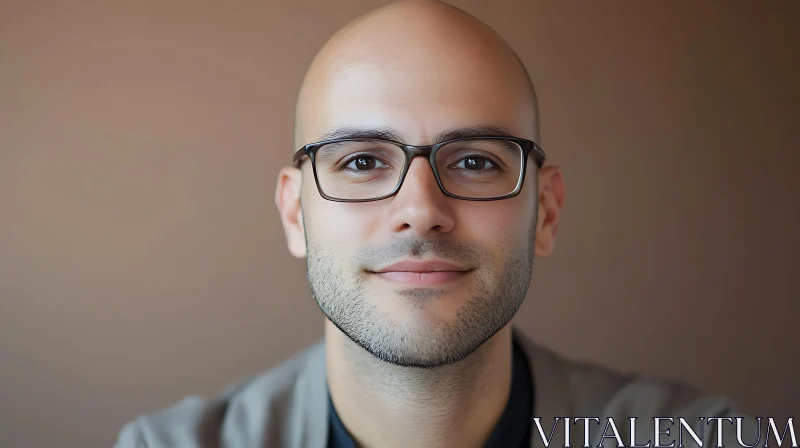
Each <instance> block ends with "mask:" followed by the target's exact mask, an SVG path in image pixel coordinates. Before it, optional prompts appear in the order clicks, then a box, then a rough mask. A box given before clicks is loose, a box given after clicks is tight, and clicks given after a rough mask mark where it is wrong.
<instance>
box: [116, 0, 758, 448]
mask: <svg viewBox="0 0 800 448" xmlns="http://www.w3.org/2000/svg"><path fill="white" fill-rule="evenodd" d="M537 123H538V115H537V107H536V97H535V94H534V90H533V87H532V85H531V83H530V80H529V78H528V75H527V73H526V71H525V69H524V68H523V66H522V64H521V62H520V61H519V59H518V58H517V57H516V55H515V54H514V52H513V51H512V50H511V49H510V48H509V47H508V46H507V45H506V44H505V43H504V41H503V40H502V39H501V38H500V37H498V36H497V35H496V34H495V33H494V32H493V31H492V30H490V29H489V28H488V27H487V26H485V25H484V24H482V23H481V22H479V21H478V20H476V19H475V18H473V17H472V16H469V15H467V14H466V13H464V12H462V11H460V10H458V9H456V8H453V7H451V6H449V5H446V4H443V3H438V2H430V1H405V2H399V3H394V4H391V5H389V6H386V7H383V8H381V9H378V10H376V11H373V12H371V13H369V14H367V15H365V16H363V17H361V18H359V19H357V20H355V21H354V22H352V23H351V24H350V25H348V26H347V27H345V28H344V29H342V30H341V31H340V32H339V33H337V34H336V35H335V36H334V37H333V38H332V39H331V40H330V41H329V42H328V43H327V44H326V45H325V46H324V48H323V49H322V50H321V51H320V52H319V54H318V55H317V56H316V58H315V59H314V61H313V62H312V64H311V66H310V68H309V70H308V73H307V75H306V77H305V79H304V81H303V85H302V89H301V92H300V95H299V98H298V103H297V117H296V130H295V139H296V147H298V148H301V149H300V150H299V151H296V152H295V153H294V159H293V160H294V165H293V166H292V167H288V168H285V169H283V170H282V171H281V173H280V176H279V179H278V185H277V191H276V195H275V200H276V204H277V206H278V209H279V211H280V216H281V219H282V222H283V225H284V229H285V232H286V238H287V242H288V246H289V251H290V252H291V253H292V255H294V256H296V257H306V258H307V263H308V279H309V282H310V285H311V289H312V292H313V296H314V299H315V300H316V301H317V303H318V305H319V307H320V309H321V310H322V311H323V313H324V314H325V316H326V317H327V319H326V321H325V338H324V342H322V343H320V344H318V345H316V346H314V347H311V348H309V349H308V350H306V351H304V352H303V353H301V354H299V355H297V356H295V357H294V358H293V359H291V360H289V361H288V362H286V363H285V364H283V365H281V366H279V367H277V368H276V369H274V370H272V371H270V372H268V373H266V374H264V375H262V376H260V377H258V378H256V379H254V380H251V381H249V382H247V383H245V384H242V385H241V386H240V387H238V388H234V389H232V390H229V391H228V392H226V393H225V394H223V395H222V396H220V397H218V398H216V399H210V400H205V399H200V398H190V399H187V400H184V401H182V402H181V403H178V404H176V405H174V406H172V407H170V408H168V409H166V410H163V411H161V412H159V413H157V414H154V415H149V416H145V417H141V418H139V419H138V420H136V421H135V422H132V423H131V424H129V425H127V426H126V427H125V428H124V429H123V431H122V432H121V434H120V438H119V441H118V446H119V447H120V448H127V447H142V446H147V447H165V446H226V447H262V446H270V447H273V446H274V447H312V448H313V447H319V448H322V447H326V446H327V447H354V446H366V447H481V446H487V447H488V446H491V447H515V448H516V447H527V446H542V436H546V438H548V439H549V438H550V435H551V430H552V428H553V426H554V424H555V426H556V427H557V429H556V430H555V431H553V434H554V435H553V445H555V446H562V445H564V442H565V440H564V439H565V438H566V437H570V438H571V440H572V441H571V444H572V446H583V444H584V443H583V440H584V435H585V434H584V430H583V429H582V427H579V426H576V425H574V424H573V427H572V432H571V435H570V436H566V435H565V434H564V429H563V425H564V423H563V422H562V423H558V420H555V418H556V417H561V418H563V417H573V418H574V417H595V416H597V417H601V418H602V417H614V418H615V424H617V425H619V426H620V427H619V428H618V430H619V434H620V436H621V437H622V439H623V441H624V442H625V443H630V440H629V434H630V428H629V427H628V426H625V425H627V424H628V422H629V420H628V417H639V418H640V419H641V420H643V421H644V423H642V424H644V425H645V426H644V427H643V428H637V432H639V433H640V434H641V438H639V437H637V440H636V441H638V442H639V443H640V444H645V443H647V441H648V440H651V439H652V438H653V436H652V434H653V430H652V417H675V418H677V417H685V418H687V420H688V421H690V422H692V424H693V425H694V426H695V428H698V429H700V427H701V426H703V425H702V424H698V423H696V422H697V421H698V418H699V417H716V416H722V415H728V414H729V413H731V412H732V409H731V407H730V404H729V403H728V402H727V401H726V400H722V399H719V400H718V399H711V398H703V397H702V396H700V395H698V394H697V393H695V392H694V391H692V390H691V389H689V388H686V387H683V386H679V385H676V384H669V383H665V382H659V381H655V380H648V379H641V378H632V377H626V376H622V375H618V374H615V373H611V372H608V371H605V370H603V369H600V368H597V367H592V366H588V365H580V364H576V363H570V362H567V361H565V360H563V359H561V358H559V357H558V356H556V355H554V354H552V353H550V352H548V351H546V350H544V349H542V348H539V347H538V346H536V345H535V344H533V343H532V342H530V341H529V340H527V339H526V338H525V337H524V336H523V335H522V334H520V333H519V332H518V331H517V330H515V329H513V327H512V324H511V320H512V318H513V317H514V315H515V313H516V312H517V310H518V309H519V307H520V305H521V304H522V301H523V299H524V297H525V295H526V292H527V289H528V285H529V282H530V278H531V273H532V267H533V260H534V258H535V257H545V256H547V255H549V254H550V253H551V252H552V251H553V248H554V246H555V238H556V233H557V230H558V225H559V216H560V215H559V213H560V209H561V207H562V205H563V203H564V182H563V179H562V175H561V173H560V171H559V170H558V168H556V167H553V166H548V165H545V164H544V162H545V153H544V151H543V150H542V149H541V148H540V147H539V145H538V144H537V143H536V142H537V139H538V128H537ZM287 156H288V154H287ZM417 156H419V157H417ZM534 417H536V418H540V420H538V422H539V423H540V424H541V428H540V427H539V426H537V425H536V423H535V422H536V421H537V420H534ZM648 420H649V421H650V423H649V426H647V421H648ZM604 425H605V420H604V421H603V425H595V426H593V425H591V424H588V425H587V427H589V428H590V429H589V433H588V434H589V436H587V437H590V438H591V440H592V441H593V442H591V443H592V446H596V445H597V443H598V441H602V440H601V438H602V435H603V430H604ZM713 428H714V425H707V427H706V428H705V430H704V431H703V432H702V436H701V437H702V441H703V442H705V443H709V445H710V443H711V442H709V441H711V440H712V439H713V438H714V437H715V433H714V431H713ZM732 428H733V426H731V427H730V428H728V429H726V431H728V432H727V433H726V434H730V432H729V431H731V430H732ZM678 429H679V428H678V427H674V428H673V435H675V434H676V433H677V432H678ZM606 434H608V435H609V440H608V441H607V443H610V445H609V446H616V445H615V444H616V439H614V438H611V435H610V434H611V433H610V432H606ZM685 437H686V438H685V439H684V444H686V445H691V443H692V441H693V440H692V439H691V438H689V436H685ZM731 437H732V436H731ZM664 440H667V439H661V443H663V444H668V442H664ZM746 441H748V442H750V443H752V442H751V441H750V440H749V439H746ZM653 443H655V441H654V442H653ZM651 446H652V445H651Z"/></svg>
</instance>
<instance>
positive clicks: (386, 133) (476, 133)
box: [320, 124, 514, 144]
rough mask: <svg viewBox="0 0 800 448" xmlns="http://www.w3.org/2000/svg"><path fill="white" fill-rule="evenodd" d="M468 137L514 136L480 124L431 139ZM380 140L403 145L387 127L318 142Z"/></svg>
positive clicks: (335, 134) (343, 131) (344, 131)
mask: <svg viewBox="0 0 800 448" xmlns="http://www.w3.org/2000/svg"><path fill="white" fill-rule="evenodd" d="M470 137H514V135H513V134H512V133H511V131H509V130H508V129H507V128H504V127H502V126H495V125H490V124H481V125H474V126H464V127H458V128H453V129H448V130H445V131H442V132H440V133H438V134H436V136H435V137H434V139H433V144H436V143H441V142H446V141H448V140H456V139H459V138H470ZM351 138H354V139H355V138H363V139H380V140H392V141H395V142H398V143H405V140H403V137H402V136H401V135H400V132H398V131H397V130H395V129H392V128H387V127H378V128H354V127H343V128H339V129H336V130H335V131H332V132H328V133H325V134H322V135H321V136H320V141H324V140H336V139H351Z"/></svg>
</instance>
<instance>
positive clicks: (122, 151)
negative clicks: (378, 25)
mask: <svg viewBox="0 0 800 448" xmlns="http://www.w3.org/2000/svg"><path fill="white" fill-rule="evenodd" d="M382 3H383V2H381V1H367V0H346V1H342V0H339V1H336V2H324V1H294V2H289V1H285V2H268V1H263V0H262V1H247V2H244V1H240V2H196V1H192V2H188V1H187V2H178V1H155V0H152V1H135V2H134V1H129V2H121V1H118V2H85V3H83V2H75V1H73V2H66V1H64V2H58V1H52V2H48V3H45V2H36V1H26V0H18V1H9V0H0V446H2V447H44V446H48V447H55V446H58V447H62V446H63V447H89V446H110V445H111V444H112V442H113V440H114V439H115V437H116V434H117V431H118V429H119V427H120V425H122V424H123V422H125V421H128V420H130V419H132V418H133V417H135V416H136V415H137V414H139V413H141V412H145V411H149V410H153V409H156V408H160V407H163V406H165V405H168V404H170V403H172V402H174V401H175V400H177V399H179V398H181V397H183V396H185V395H187V394H190V393H200V394H204V395H210V394H213V393H216V392H218V391H220V390H221V389H222V388H224V387H225V386H226V385H227V384H229V383H231V382H233V381H236V380H239V379H241V378H243V377H246V376H249V375H251V374H254V373H256V372H258V371H260V370H263V369H266V368H269V367H271V366H274V365H275V364H276V363H278V362H279V361H280V360H282V359H284V358H285V357H287V356H289V355H290V354H292V353H293V352H295V351H297V350H299V349H300V348H302V347H303V346H305V345H306V344H309V343H311V342H312V341H314V340H316V339H317V338H318V337H320V336H321V331H322V326H321V319H322V315H321V313H320V312H319V311H318V309H317V308H316V305H315V304H314V302H313V301H312V299H311V298H310V295H309V291H308V287H307V284H306V280H305V264H304V262H302V261H300V260H294V259H291V258H290V256H289V254H288V251H287V249H286V247H285V243H284V237H283V234H282V231H281V229H280V223H279V220H278V216H277V212H276V210H275V207H274V205H273V199H272V197H273V196H272V195H273V191H274V185H275V176H276V173H277V170H278V167H279V165H281V164H285V163H288V162H289V156H290V153H291V149H292V148H293V142H292V108H293V103H294V95H295V92H296V90H297V88H298V86H299V83H300V79H301V75H302V74H303V72H304V71H305V69H306V66H307V64H308V63H309V62H310V60H311V57H312V56H313V54H314V53H315V52H316V50H317V49H318V48H319V46H320V45H321V44H322V43H323V42H324V41H325V40H326V39H327V38H328V37H329V36H330V35H331V34H332V33H333V32H334V31H335V30H336V29H337V28H338V27H340V26H341V25H343V24H344V23H346V22H347V21H349V20H350V19H352V18H353V17H354V16H356V15H357V14H360V13H362V12H364V11H366V10H368V9H371V8H373V7H374V6H377V5H380V4H382ZM454 3H455V4H457V5H459V6H462V7H463V8H464V9H466V10H467V11H469V12H471V13H473V14H475V15H477V16H478V17H479V18H481V19H482V20H484V21H485V22H487V23H489V24H490V25H491V26H493V27H495V29H497V30H498V31H499V32H500V34H501V35H503V36H504V37H505V38H506V39H507V40H508V41H509V42H510V43H511V44H512V46H513V47H515V48H516V49H517V51H518V52H519V54H520V55H521V57H522V59H523V60H524V62H525V64H526V65H527V66H528V67H529V69H530V72H531V74H532V76H533V78H534V81H535V82H536V85H537V86H538V92H539V98H540V102H541V114H542V117H541V125H542V138H541V142H540V143H541V144H542V146H543V147H544V148H545V149H546V150H547V151H548V154H549V155H550V157H551V160H552V161H553V162H554V163H557V164H560V165H561V166H563V168H564V170H565V174H566V181H567V187H568V188H567V193H568V196H567V206H566V209H565V211H564V215H563V225H562V227H561V229H560V234H559V236H560V240H559V245H558V248H557V251H556V254H555V255H554V256H553V257H552V258H550V259H547V260H541V261H539V262H538V264H537V266H536V268H535V273H534V281H533V285H532V288H531V292H530V294H529V299H528V301H527V303H526V305H525V306H524V308H523V310H522V311H521V313H520V315H519V319H518V322H519V325H520V326H521V327H523V328H524V329H525V330H527V331H528V332H529V333H530V334H531V335H532V336H534V337H535V338H536V339H537V340H538V341H540V342H541V343H542V344H545V345H547V346H550V347H553V348H555V349H558V350H559V351H560V352H562V353H564V354H565V355H567V356H569V357H572V358H580V359H587V360H591V361H596V362H600V363H603V364H605V365H608V366H612V367H615V368H618V369H621V370H635V371H640V372H646V373H653V374H657V375H663V376H669V377H674V378H679V379H682V380H685V381H688V382H691V383H693V384H696V385H699V386H701V387H704V388H706V389H707V390H709V391H710V392H714V393H725V394H730V395H732V396H734V397H735V399H736V400H737V401H738V402H739V403H740V404H741V405H742V406H743V407H745V409H747V410H749V411H750V412H751V413H754V414H758V415H770V416H784V417H785V416H787V415H789V414H793V415H795V416H796V415H797V411H798V409H799V408H800V405H799V404H798V403H800V386H798V380H797V378H798V373H797V369H798V367H800V362H798V359H800V347H799V346H798V342H799V341H800V336H798V332H797V329H796V328H795V325H796V323H797V318H798V314H799V313H800V304H798V301H797V297H798V293H797V288H798V280H797V279H798V269H797V260H796V254H797V253H798V249H800V244H798V243H800V236H798V233H800V232H798V230H800V219H798V218H800V212H798V207H800V201H799V200H798V196H799V195H800V182H798V167H799V166H800V157H799V156H798V152H800V145H798V141H800V132H798V128H799V127H800V126H798V115H799V114H798V112H799V110H798V109H800V106H799V104H800V89H799V88H798V79H800V70H799V69H798V63H797V59H798V54H800V53H799V52H798V50H800V46H798V43H800V31H798V30H799V29H800V27H798V26H797V24H798V23H800V2H795V1H787V2H777V1H774V2H746V1H740V2H733V1H726V2H694V1H683V2H655V1H652V2H639V1H624V2H623V1H614V2H582V3H578V2H541V1H530V2H522V1H517V2H515V1H503V0H494V1H491V2H480V1H477V0H473V1H454Z"/></svg>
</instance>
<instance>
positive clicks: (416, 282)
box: [370, 260, 472, 286]
mask: <svg viewBox="0 0 800 448" xmlns="http://www.w3.org/2000/svg"><path fill="white" fill-rule="evenodd" d="M471 271H472V269H469V268H465V267H462V266H458V265H456V264H453V263H450V262H447V261H444V260H429V261H412V260H405V261H400V262H397V263H394V264H391V265H389V266H386V267H383V268H380V269H378V270H376V271H370V273H371V274H374V275H375V276H377V277H378V278H380V279H383V280H385V281H388V282H391V283H400V284H403V285H408V286H434V285H443V284H446V283H451V282H455V281H457V280H460V279H462V278H463V277H465V276H466V275H467V274H468V273H469V272H471Z"/></svg>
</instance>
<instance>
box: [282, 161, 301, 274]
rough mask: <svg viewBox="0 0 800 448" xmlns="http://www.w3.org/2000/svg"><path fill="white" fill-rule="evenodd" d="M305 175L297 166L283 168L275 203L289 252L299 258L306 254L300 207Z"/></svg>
mask: <svg viewBox="0 0 800 448" xmlns="http://www.w3.org/2000/svg"><path fill="white" fill-rule="evenodd" d="M302 182H303V176H302V174H301V172H300V170H299V169H297V168H290V167H287V168H282V169H281V171H280V172H279V173H278V185H277V187H276V188H275V205H277V206H278V213H279V214H280V216H281V222H282V223H283V231H284V233H285V234H286V244H287V245H288V246H289V252H290V253H291V254H292V255H294V256H295V257H297V258H304V257H305V256H306V239H305V228H304V227H303V209H302V208H301V207H300V186H301V183H302Z"/></svg>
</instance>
